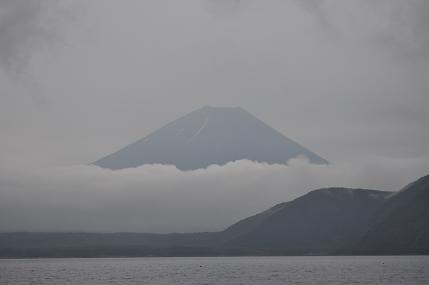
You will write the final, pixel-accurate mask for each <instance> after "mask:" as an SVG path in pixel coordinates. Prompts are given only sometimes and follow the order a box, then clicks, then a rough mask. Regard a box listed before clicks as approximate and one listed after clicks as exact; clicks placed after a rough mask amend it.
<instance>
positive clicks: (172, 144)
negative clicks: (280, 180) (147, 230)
mask: <svg viewBox="0 0 429 285" xmlns="http://www.w3.org/2000/svg"><path fill="white" fill-rule="evenodd" d="M298 156H305V157H307V158H308V160H309V161H310V162H312V163H317V164H325V163H327V161H326V160H324V159H323V158H321V157H319V156H318V155H316V154H315V153H313V152H311V151H309V150H307V149H306V148H304V147H302V146H301V145H299V144H297V143H296V142H294V141H292V140H291V139H289V138H287V137H285V136H283V135H282V134H281V133H279V132H278V131H276V130H274V129H273V128H271V127H269V126H268V125H266V124H265V123H263V122H262V121H260V120H259V119H257V118H256V117H254V116H253V115H251V114H250V113H248V112H247V111H245V110H243V109H241V108H227V107H203V108H201V109H198V110H195V111H193V112H192V113H190V114H188V115H186V116H184V117H182V118H179V119H177V120H175V121H173V122H171V123H169V124H167V125H166V126H164V127H162V128H160V129H158V130H157V131H155V132H153V133H151V134H149V135H148V136H146V137H144V138H143V139H141V140H139V141H137V142H135V143H133V144H130V145H128V146H126V147H124V148H123V149H121V150H119V151H117V152H115V153H112V154H110V155H108V156H106V157H104V158H101V159H100V160H97V161H96V162H94V164H95V165H98V166H100V167H103V168H109V169H122V168H130V167H138V166H141V165H144V164H171V165H175V166H176V167H177V168H178V169H180V170H193V169H198V168H206V167H207V166H209V165H212V164H218V165H223V164H226V163H228V162H230V161H236V160H241V159H248V160H252V161H257V162H265V163H270V164H274V163H278V164H286V163H287V161H288V160H289V159H291V158H295V157H298Z"/></svg>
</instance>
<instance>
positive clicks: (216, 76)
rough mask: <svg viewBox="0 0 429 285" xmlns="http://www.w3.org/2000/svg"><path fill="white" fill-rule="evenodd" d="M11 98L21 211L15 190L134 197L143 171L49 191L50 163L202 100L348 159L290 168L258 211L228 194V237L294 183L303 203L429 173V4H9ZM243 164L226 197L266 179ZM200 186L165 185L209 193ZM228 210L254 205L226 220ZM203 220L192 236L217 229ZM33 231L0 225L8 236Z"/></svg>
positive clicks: (369, 0) (3, 145) (0, 52)
mask: <svg viewBox="0 0 429 285" xmlns="http://www.w3.org/2000/svg"><path fill="white" fill-rule="evenodd" d="M0 91H1V92H0V138H1V139H0V158H1V160H0V169H1V171H0V186H1V187H2V188H1V189H0V190H1V191H6V192H7V193H6V192H3V193H2V194H3V195H4V197H6V196H7V197H9V198H10V199H9V200H6V199H3V201H4V203H6V202H7V203H9V204H10V205H12V206H10V207H11V209H13V211H19V210H20V209H22V208H26V209H27V208H28V205H27V204H26V203H24V202H23V201H21V200H19V199H20V198H19V197H15V196H13V194H11V193H17V191H19V189H21V190H22V191H27V190H29V189H33V188H34V189H43V191H45V192H43V193H45V194H46V195H48V196H49V195H51V194H52V193H50V192H49V191H50V190H49V189H56V190H58V189H59V188H61V187H59V185H65V188H66V189H75V188H79V187H81V188H83V189H87V188H88V187H89V188H90V189H92V190H93V189H95V188H97V189H98V187H99V185H100V184H99V183H98V182H97V181H99V180H100V181H105V180H103V179H105V178H106V177H110V176H109V175H113V177H111V178H109V179H112V180H113V181H114V183H112V184H113V185H115V186H118V185H120V188H121V191H122V190H123V191H125V192H124V193H132V191H134V190H133V189H136V188H139V187H140V186H138V185H140V184H138V183H137V184H135V183H136V179H137V182H138V181H140V180H138V178H135V179H131V180H132V183H131V184H130V185H128V186H127V182H126V179H125V180H124V179H122V178H121V177H122V176H121V175H119V174H112V173H111V172H106V173H102V174H100V173H99V172H97V171H99V170H97V171H95V170H91V169H89V170H88V169H83V170H82V169H81V170H79V171H76V172H77V173H80V174H79V175H77V174H76V175H75V176H73V175H74V174H73V175H71V176H67V175H65V176H64V175H58V177H59V178H58V179H57V180H58V181H54V182H52V184H49V183H51V182H49V181H50V179H49V178H47V177H50V175H56V174H58V172H55V171H54V170H52V171H54V174H52V173H51V172H49V175H48V174H46V173H45V174H44V175H45V176H43V175H42V174H40V173H39V172H37V171H38V170H37V169H38V168H41V167H50V168H52V167H60V166H61V167H63V166H67V165H68V166H70V165H79V164H86V163H89V162H92V161H94V160H96V159H98V158H100V157H103V156H105V155H106V154H109V153H111V152H112V151H114V150H117V149H119V148H121V147H123V146H124V145H126V144H128V143H130V142H133V141H135V140H137V139H139V138H141V137H143V136H145V135H147V134H148V133H149V132H151V131H153V130H155V129H157V128H159V127H161V126H163V125H164V124H166V123H168V122H169V121H171V120H174V119H176V118H177V117H179V116H182V115H184V114H186V113H188V112H190V111H192V110H194V109H196V108H199V107H201V106H204V105H215V106H241V107H243V108H245V109H247V110H248V111H249V112H251V113H253V114H254V115H256V116H257V117H259V118H260V119H262V120H263V121H265V122H266V123H268V124H269V125H271V126H272V127H274V128H276V129H277V130H279V131H280V132H282V133H283V134H285V135H286V136H288V137H290V138H291V139H294V140H296V141H297V142H299V143H300V144H302V145H304V146H305V147H308V148H309V149H310V150H312V151H314V152H316V153H318V154H319V155H321V156H322V157H324V158H326V159H327V160H329V161H330V162H333V163H334V165H333V166H332V168H329V167H328V168H327V170H323V171H322V172H320V173H319V172H318V170H317V171H316V172H317V174H314V173H315V172H314V171H315V170H314V169H313V168H311V167H310V168H311V169H310V168H308V169H307V168H305V167H301V166H300V167H298V168H294V169H292V170H289V172H288V173H290V174H291V173H292V174H294V173H295V171H297V172H298V173H299V174H300V175H296V176H293V175H285V176H284V175H283V174H278V177H279V178H278V179H277V178H276V179H274V181H277V182H278V183H277V184H276V185H273V186H272V189H273V190H272V191H273V192H272V195H271V196H269V195H268V196H266V197H269V199H268V198H267V199H266V200H264V201H263V202H261V204H256V202H255V204H254V205H253V206H252V207H248V208H245V206H246V205H249V204H250V202H249V201H259V200H260V197H259V196H257V197H256V196H254V197H253V196H252V197H253V198H252V197H248V200H246V201H244V202H243V200H242V199H237V200H234V199H230V198H231V197H227V198H225V203H224V205H225V209H224V210H225V211H224V213H225V217H228V218H225V219H223V220H222V219H220V220H218V221H216V222H213V224H214V225H216V226H215V228H221V226H222V225H227V223H229V222H231V221H232V220H235V219H237V218H239V217H243V216H245V215H247V214H252V213H254V212H255V211H256V210H263V209H264V208H265V207H267V206H270V205H272V204H273V203H275V202H281V201H282V200H287V199H288V198H291V197H293V196H294V195H295V194H294V195H292V194H291V195H289V196H288V195H286V196H282V195H280V194H279V193H281V191H280V190H278V191H277V190H276V189H281V188H283V187H286V186H290V187H294V191H295V190H296V191H295V192H293V193H298V192H299V193H301V194H302V193H304V192H305V191H308V190H311V188H312V187H318V186H329V185H332V184H337V183H338V185H339V184H341V185H343V186H356V187H358V186H362V187H363V186H365V187H375V188H382V189H390V190H396V189H398V187H399V186H401V185H403V184H405V183H407V182H409V181H411V180H412V179H414V178H417V177H418V176H419V175H423V174H427V172H429V163H428V161H429V148H428V145H429V131H428V126H429V112H428V111H427V109H428V107H429V94H428V93H429V92H428V91H429V1H427V0H264V1H262V0H261V1H258V0H183V1H177V0H163V1H160V0H148V1H139V0H135V1H131V0H122V1H116V0H92V1H82V0H76V1H71V0H62V1H54V0H32V1H26V0H0ZM245 165H246V164H245ZM368 165H370V167H368ZM233 166H234V167H237V168H240V164H239V163H238V164H234V165H233ZM342 166H344V167H342ZM255 167H256V169H259V168H258V166H252V167H251V169H252V171H254V168H255ZM260 167H262V166H260ZM30 168H31V169H33V170H32V171H29V170H28V169H30ZM84 168H85V167H84ZM10 169H14V171H18V172H13V173H15V174H14V175H9V173H10V172H9V171H11V170H10ZM23 169H25V175H26V176H25V178H22V177H23V176H21V174H22V173H21V172H19V171H24V170H23ZM244 169H248V168H246V167H245V166H244ZM269 169H271V168H269ZM304 169H307V170H304ZM316 169H318V168H316ZM33 171H35V172H37V174H34V173H33ZM136 171H138V170H136ZM141 171H143V172H144V171H146V170H141ZM153 171H154V172H156V173H158V175H161V174H159V172H158V170H153ZM162 171H164V170H162ZM162 171H161V173H163V172H162ZM169 171H170V170H169ZM210 171H215V172H214V173H212V172H210ZM210 171H208V172H210V173H208V174H207V175H208V177H209V178H210V177H211V175H214V176H215V177H217V178H219V176H216V175H217V174H216V173H217V172H216V171H217V170H216V169H215V170H210ZM243 171H244V170H243ZM243 171H237V173H239V174H240V175H237V176H234V177H241V178H237V179H238V180H237V179H236V178H232V177H231V176H229V174H225V173H223V174H219V175H221V176H220V177H223V178H224V179H232V180H233V182H232V180H231V183H228V182H225V183H226V186H225V189H224V190H225V193H226V192H227V190H228V189H230V188H231V187H232V188H233V189H240V187H239V186H237V185H241V187H244V188H246V187H251V185H253V184H249V183H248V182H246V183H243V182H242V181H241V179H242V177H244V176H246V175H248V174H251V175H254V174H253V172H246V171H244V174H243ZM264 171H268V170H264ZM368 171H372V173H368ZM76 172H73V173H76ZM149 172H150V171H149ZM16 173H21V174H16ZM28 173H30V174H28ZM124 173H126V172H124ZM132 173H134V174H136V173H135V172H131V173H128V174H126V175H131V174H132ZM144 173H146V172H144ZM234 173H235V172H234ZM264 173H265V172H264ZM275 173H281V171H277V172H275ZM326 173H329V175H325V174H326ZM351 173H354V174H353V175H352V174H351ZM140 174H141V173H140ZM304 174H308V175H309V176H308V175H304ZM22 175H24V174H22ZM91 175H93V176H91ZM117 175H119V176H117ZM124 175H125V174H124ZM176 175H179V174H177V173H175V174H174V175H173V176H174V177H176ZM190 175H191V174H190ZM222 175H226V176H222ZM261 175H262V174H261ZM270 175H271V174H270ZM270 175H265V176H264V177H265V178H264V179H261V181H260V184H261V185H262V184H263V182H264V181H267V183H268V181H271V180H273V179H271V178H272V177H271V176H270ZM273 175H275V174H273ZM137 176H138V175H137ZM161 176H162V175H161ZM262 176H263V175H262ZM283 176H284V177H283ZM340 176H341V179H339V177H340ZM61 177H62V179H63V180H61V179H60V178H61ZM89 177H92V178H91V179H90V178H89ZM163 177H164V176H163ZM186 177H188V176H186ZM186 177H183V178H181V179H179V181H180V183H179V182H178V181H177V179H176V180H174V179H173V180H172V181H173V182H174V183H175V184H174V183H173V184H172V182H171V181H170V182H168V181H167V182H165V184H162V183H161V182H159V183H160V184H159V185H158V184H156V183H155V184H154V185H158V186H157V188H162V189H164V190H165V191H167V190H166V189H170V188H171V187H172V186H171V185H176V186H175V187H177V188H178V189H186V188H187V187H190V188H191V189H189V191H193V190H195V189H201V187H202V186H201V185H205V186H207V185H208V184H210V183H209V182H206V181H205V180H204V183H203V182H198V181H199V180H197V182H195V183H194V182H192V183H191V182H189V181H188V180H187V179H188V178H186ZM281 177H283V178H281ZM285 177H294V178H290V179H292V180H293V183H292V182H290V183H289V184H288V181H285V179H286V178H285ZM308 177H310V178H311V179H308ZM315 177H317V179H316V178H315ZM298 178H299V179H300V180H299V181H302V182H306V183H301V184H300V183H298V182H296V181H298ZM32 179H34V180H32ZM265 179H266V180H265ZM389 179H391V180H390V181H389ZM164 180H165V179H163V180H162V181H164ZM191 180H192V179H191ZM209 180H210V179H209ZM88 181H90V182H88ZM192 181H193V180H192ZM210 181H212V182H213V183H215V182H216V181H217V180H216V179H212V180H210ZM227 181H228V180H227ZM308 181H311V182H308ZM307 182H308V183H307ZM25 183H27V184H25ZM133 183H134V184H133ZM142 183H143V182H142ZM213 183H212V184H210V186H207V189H217V188H216V186H215V184H213ZM48 184H49V185H50V186H49V187H48V186H47V185H48ZM101 184H103V183H101ZM25 185H26V186H25ZM103 185H104V184H103ZM133 185H134V186H133ZM136 185H137V186H136ZM142 185H147V184H142ZM163 185H164V186H163ZM191 186H194V187H191ZM205 186H204V187H205ZM106 187H107V186H106ZM127 187H128V188H127ZM148 187H149V188H150V187H151V186H148ZM163 187H164V188H163ZM389 187H391V188H389ZM89 188H88V189H89ZM143 188H144V187H143ZM392 188H394V189H392ZM127 189H128V190H127ZM12 190H13V191H12ZM92 190H91V191H92ZM253 190H255V191H256V189H253ZM10 191H12V192H10ZM41 191H42V190H41ZM46 191H48V192H46ZM58 191H59V190H58ZM64 191H66V193H68V192H67V191H68V190H64ZM91 191H88V193H92V192H91ZM106 191H107V190H106ZM109 191H113V190H112V189H110V190H109ZM126 191H131V192H126ZM165 191H164V192H163V191H161V190H160V192H161V193H166V192H165ZM276 191H277V192H276ZM79 193H84V191H83V192H79ZM222 193H223V192H222ZM233 193H236V192H234V191H233ZM276 193H277V194H276ZM64 195H65V196H64V197H66V198H67V197H68V196H67V194H64ZM79 195H81V194H79ZM88 195H89V194H88ZM148 195H149V194H148ZM233 195H235V194H233ZM237 195H238V194H237ZM131 196H132V195H131ZM295 196H296V195H295ZM64 197H63V199H66V198H64ZM79 197H80V196H79ZM225 197H226V196H225ZM258 197H259V198H258ZM264 197H265V196H264ZM60 198H61V197H60ZM60 198H58V199H60ZM76 199H77V198H76ZM82 199H84V200H85V199H86V198H82ZM106 199H107V198H106ZM142 199H143V198H142ZM145 199H146V201H147V197H146V198H145ZM252 199H253V200H252ZM60 200H61V199H60ZM94 200H96V199H94ZM11 201H12V202H11ZM13 201H15V203H17V204H13ZM17 201H21V202H17ZM88 201H91V199H88ZM228 201H241V206H242V208H239V207H235V206H236V205H235V206H234V207H232V206H231V207H229V208H228V209H230V212H228V210H227V209H226V208H227V207H228V205H229V206H230V205H231V203H232V202H231V203H230V204H228ZM26 202H28V201H26ZM88 203H89V202H88ZM106 203H107V202H106ZM237 203H239V202H237ZM18 204H19V205H21V206H22V208H20V207H18V206H16V205H18ZM51 205H56V204H51ZM124 205H126V206H125V208H126V207H128V206H127V205H128V204H127V203H126V202H124ZM203 205H205V204H203ZM15 206H16V207H15ZM93 206H94V205H92V204H91V205H87V207H88V209H92V208H97V207H98V206H99V205H98V206H94V207H93ZM206 206H207V205H206ZM40 207H41V208H46V205H42V206H40ZM70 207H72V206H70ZM72 208H73V207H72ZM77 208H79V207H77ZM184 208H189V207H188V205H187V206H186V207H182V208H181V209H184ZM203 208H204V207H203ZM234 208H236V209H241V210H233V209H234ZM244 209H246V210H244ZM51 210H52V209H51ZM11 211H12V210H11ZM70 211H72V210H70ZM172 211H173V210H172ZM213 211H215V210H213ZM173 212H174V211H173ZM47 213H48V214H46V212H44V214H43V215H42V214H41V215H40V216H39V217H45V216H46V215H48V216H52V215H51V212H49V211H48V212H47ZM195 213H196V212H191V214H189V213H188V214H189V215H190V216H193V217H195V216H198V214H197V215H196V214H195ZM6 214H9V215H10V216H11V217H12V216H13V215H12V214H11V213H9V212H7V213H6ZM33 214H34V213H32V212H31V211H30V212H29V214H28V215H29V217H31V216H32V215H33ZM176 214H177V213H176ZM19 215H20V214H19V212H17V217H19ZM44 215H45V216H44ZM100 215H101V214H100ZM129 215H131V214H129ZM179 216H180V215H179ZM3 217H5V213H3ZM126 217H127V216H125V217H124V219H125V220H127V219H126ZM183 217H184V218H183V220H186V218H185V217H188V216H187V215H184V216H183ZM207 217H208V216H207ZM76 220H79V219H76ZM204 221H206V220H204ZM204 221H203V220H199V221H194V222H195V223H193V224H192V225H188V227H184V228H186V229H189V230H198V229H203V230H207V227H204V226H201V225H204V224H205V222H204ZM29 224H31V223H30V222H28V221H27V222H22V223H21V224H19V223H18V222H17V221H16V220H7V221H4V220H0V230H1V227H2V225H3V226H4V227H3V228H9V229H25V227H26V225H29ZM6 225H7V226H6ZM33 225H38V223H37V222H35V223H33ZM168 225H171V223H169V222H168V220H167V221H163V222H160V224H157V225H154V226H153V227H147V228H144V229H147V230H156V231H158V230H159V231H168V230H171V229H173V228H172V227H169V226H168ZM86 226H87V227H85V226H83V227H82V228H86V229H91V225H86ZM73 227H75V228H76V227H77V228H79V227H80V225H70V227H69V228H68V229H70V228H72V229H75V228H73ZM29 228H32V227H30V226H29ZM46 228H48V229H52V228H49V227H45V228H43V227H42V229H46ZM54 228H55V227H54ZM34 229H37V227H36V228H34ZM106 229H107V230H108V229H109V227H108V226H106V227H105V228H101V230H106ZM111 229H118V227H112V228H111ZM121 229H122V228H121ZM126 229H134V230H135V229H141V228H135V227H133V226H132V225H131V226H130V228H126ZM209 229H210V228H209Z"/></svg>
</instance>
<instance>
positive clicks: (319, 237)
mask: <svg viewBox="0 0 429 285" xmlns="http://www.w3.org/2000/svg"><path fill="white" fill-rule="evenodd" d="M390 194H391V193H390V192H383V191H376V190H366V189H348V188H326V189H319V190H315V191H312V192H310V193H308V194H306V195H304V196H302V197H299V198H297V199H295V200H293V201H290V202H286V203H282V204H279V205H277V206H275V207H273V208H271V209H269V210H267V211H265V212H262V213H260V214H258V215H255V216H253V217H250V218H247V219H245V220H243V221H240V222H239V223H237V224H235V225H233V226H231V227H230V228H228V229H227V230H226V231H225V232H224V234H226V235H229V236H230V237H231V238H230V240H229V241H227V243H226V245H227V246H229V247H239V248H252V249H256V248H257V249H260V250H268V251H272V250H273V249H275V250H276V251H281V252H283V253H285V254H332V253H335V252H336V251H338V250H341V249H343V248H348V247H350V246H352V245H354V244H355V243H356V242H358V241H359V238H360V236H361V235H362V233H363V232H364V231H365V230H366V229H367V227H368V225H369V224H370V222H371V219H372V217H373V215H374V213H375V212H376V210H377V209H378V207H380V206H381V205H382V204H383V203H384V201H385V200H386V198H387V197H388V196H389V195H390Z"/></svg>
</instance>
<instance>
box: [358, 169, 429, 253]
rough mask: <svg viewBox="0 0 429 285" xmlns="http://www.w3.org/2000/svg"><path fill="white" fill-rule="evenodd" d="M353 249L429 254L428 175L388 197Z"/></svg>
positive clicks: (368, 251) (362, 251)
mask: <svg viewBox="0 0 429 285" xmlns="http://www.w3.org/2000/svg"><path fill="white" fill-rule="evenodd" d="M355 249H356V251H357V252H359V253H371V254H392V253H397V254H422V253H426V254H429V175H427V176H425V177H422V178H420V179H419V180H417V181H415V182H413V183H411V184H409V185H408V186H406V187H404V188H403V189H402V190H401V191H399V192H396V193H394V194H393V195H392V196H391V197H389V199H388V200H386V202H385V203H383V205H382V206H381V207H380V209H379V210H378V211H377V215H376V217H374V222H373V223H372V225H371V227H370V228H369V229H368V231H367V232H366V234H365V235H364V236H363V238H362V239H361V241H360V242H359V243H358V245H357V246H356V247H355Z"/></svg>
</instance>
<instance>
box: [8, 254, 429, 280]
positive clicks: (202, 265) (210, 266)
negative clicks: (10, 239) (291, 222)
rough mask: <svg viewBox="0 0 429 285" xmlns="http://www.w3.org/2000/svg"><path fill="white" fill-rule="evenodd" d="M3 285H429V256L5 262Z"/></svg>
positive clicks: (96, 259)
mask: <svg viewBox="0 0 429 285" xmlns="http://www.w3.org/2000/svg"><path fill="white" fill-rule="evenodd" d="M0 284H429V256H356V257H354V256H346V257H342V256H328V257H325V256H323V257H322V256H316V257H309V256H306V257H186V258H185V257H184V258H179V257H175V258H88V259H71V258H64V259H4V260H0Z"/></svg>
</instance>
